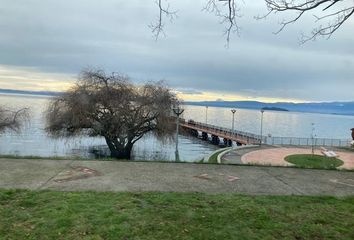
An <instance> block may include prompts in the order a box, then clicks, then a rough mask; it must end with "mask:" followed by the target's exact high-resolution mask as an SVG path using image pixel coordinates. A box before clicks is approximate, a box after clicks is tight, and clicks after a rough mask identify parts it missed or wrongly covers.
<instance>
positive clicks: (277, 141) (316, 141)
mask: <svg viewBox="0 0 354 240" xmlns="http://www.w3.org/2000/svg"><path fill="white" fill-rule="evenodd" d="M264 143H265V144H268V145H285V146H287V145H288V146H312V145H313V146H317V147H322V146H323V147H348V146H350V140H348V139H331V138H298V137H266V139H265V141H264Z"/></svg>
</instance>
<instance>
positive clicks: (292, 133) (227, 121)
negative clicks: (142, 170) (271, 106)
mask: <svg viewBox="0 0 354 240" xmlns="http://www.w3.org/2000/svg"><path fill="white" fill-rule="evenodd" d="M0 104H1V105H6V106H10V107H15V108H19V107H29V108H30V109H31V116H32V118H31V121H30V122H29V123H26V126H25V129H24V130H23V131H22V132H21V134H15V133H5V134H2V135H1V137H0V154H15V155H34V156H45V157H46V156H80V157H88V158H93V157H94V154H92V153H90V148H92V146H106V143H105V142H104V140H103V138H98V137H96V138H88V137H75V138H69V139H57V140H53V139H51V138H49V137H48V136H47V135H46V133H45V131H44V126H45V124H44V115H43V111H44V110H45V108H46V106H47V104H48V98H47V97H34V96H31V97H28V96H18V95H13V96H9V95H0ZM184 108H185V112H184V113H183V116H182V117H184V118H186V119H194V120H196V121H200V122H205V120H206V114H205V113H206V111H205V110H206V108H205V107H198V106H185V107H184ZM260 117H261V113H260V111H256V110H247V109H237V112H236V114H235V129H236V130H241V131H246V132H251V133H255V134H259V133H260ZM312 122H313V123H315V126H316V130H315V134H316V135H317V137H320V138H322V137H323V138H341V139H349V138H350V134H351V132H350V130H349V129H351V128H353V127H354V117H353V116H339V115H328V114H312V113H296V112H271V111H266V112H265V113H264V122H263V133H264V135H268V134H271V135H273V136H284V137H310V135H311V123H312ZM208 123H210V124H215V125H218V126H223V127H228V128H231V127H232V113H231V111H230V109H229V108H215V107H209V108H208ZM215 149H217V147H215V146H213V145H210V144H206V143H205V142H203V141H201V140H199V139H196V138H194V137H188V136H180V138H179V157H180V159H181V161H199V160H201V159H202V158H203V157H204V156H206V155H209V154H210V153H211V152H212V151H214V150H215ZM133 158H134V159H137V160H152V161H156V160H165V161H174V160H175V158H176V156H175V144H174V142H159V141H158V140H157V139H156V138H155V137H154V136H152V135H146V136H145V137H143V138H142V139H141V140H140V141H138V143H137V144H136V145H135V146H134V149H133Z"/></svg>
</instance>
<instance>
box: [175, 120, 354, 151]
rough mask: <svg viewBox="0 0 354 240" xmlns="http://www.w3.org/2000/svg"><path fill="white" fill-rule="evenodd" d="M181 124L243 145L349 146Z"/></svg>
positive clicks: (340, 141)
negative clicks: (207, 131) (238, 141)
mask: <svg viewBox="0 0 354 240" xmlns="http://www.w3.org/2000/svg"><path fill="white" fill-rule="evenodd" d="M181 123H182V124H184V125H186V126H192V127H196V128H199V129H205V130H206V129H207V130H209V131H212V132H214V133H218V136H220V137H223V136H225V137H229V138H230V139H232V140H235V139H237V140H240V141H241V142H242V143H243V144H259V143H260V141H261V139H262V143H263V144H267V145H281V146H312V145H313V146H317V147H321V146H323V147H348V146H350V142H351V141H350V140H349V139H331V138H301V137H273V136H271V137H269V136H262V137H261V136H260V135H258V134H253V133H249V132H244V131H239V130H232V129H230V128H224V127H219V126H215V125H212V124H207V123H201V122H195V121H191V120H189V121H186V120H185V119H181Z"/></svg>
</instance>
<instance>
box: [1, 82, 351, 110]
mask: <svg viewBox="0 0 354 240" xmlns="http://www.w3.org/2000/svg"><path fill="white" fill-rule="evenodd" d="M0 93H4V94H26V95H40V96H58V95H60V94H62V92H51V91H25V90H13V89H0ZM184 104H186V105H194V106H209V107H227V108H244V109H259V110H260V109H264V110H266V111H292V112H312V113H326V114H339V115H353V116H354V101H353V102H321V103H290V102H277V103H265V102H258V101H203V102H184Z"/></svg>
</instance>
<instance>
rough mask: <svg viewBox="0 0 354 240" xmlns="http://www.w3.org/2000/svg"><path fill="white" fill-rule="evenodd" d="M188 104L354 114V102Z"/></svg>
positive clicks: (213, 102) (211, 102) (217, 102)
mask: <svg viewBox="0 0 354 240" xmlns="http://www.w3.org/2000/svg"><path fill="white" fill-rule="evenodd" d="M184 104H186V105H194V106H209V107H227V108H245V109H259V110H260V109H265V110H268V111H293V112H312V113H326V114H340V115H354V102H321V103H289V102H277V103H264V102H258V101H204V102H185V103H184Z"/></svg>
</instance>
